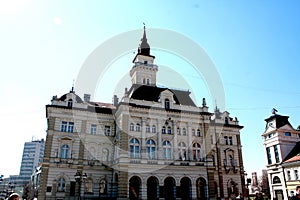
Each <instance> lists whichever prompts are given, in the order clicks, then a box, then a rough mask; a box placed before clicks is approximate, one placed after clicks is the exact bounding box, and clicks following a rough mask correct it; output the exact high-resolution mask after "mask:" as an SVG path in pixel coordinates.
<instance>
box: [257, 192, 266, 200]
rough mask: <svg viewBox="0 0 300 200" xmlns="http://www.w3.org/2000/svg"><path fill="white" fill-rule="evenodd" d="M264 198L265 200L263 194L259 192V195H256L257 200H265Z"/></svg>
mask: <svg viewBox="0 0 300 200" xmlns="http://www.w3.org/2000/svg"><path fill="white" fill-rule="evenodd" d="M263 199H264V198H263V196H262V193H260V192H258V193H256V195H255V200H263Z"/></svg>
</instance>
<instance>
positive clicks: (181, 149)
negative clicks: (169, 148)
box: [178, 142, 187, 160]
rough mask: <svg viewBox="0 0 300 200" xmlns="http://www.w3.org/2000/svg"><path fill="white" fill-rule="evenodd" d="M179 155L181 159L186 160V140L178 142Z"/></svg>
mask: <svg viewBox="0 0 300 200" xmlns="http://www.w3.org/2000/svg"><path fill="white" fill-rule="evenodd" d="M178 157H179V160H186V159H187V157H186V145H185V143H184V142H180V143H179V144H178Z"/></svg>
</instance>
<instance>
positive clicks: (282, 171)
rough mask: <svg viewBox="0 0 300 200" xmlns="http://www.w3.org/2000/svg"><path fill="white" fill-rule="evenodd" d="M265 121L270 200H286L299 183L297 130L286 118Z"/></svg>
mask: <svg viewBox="0 0 300 200" xmlns="http://www.w3.org/2000/svg"><path fill="white" fill-rule="evenodd" d="M276 112H277V111H276V110H275V109H273V111H272V115H271V116H270V117H269V118H267V119H265V121H266V127H265V131H264V133H263V134H262V136H263V138H264V147H265V150H266V160H267V166H266V167H267V173H268V179H269V184H270V190H271V199H274V198H276V199H277V200H282V199H288V197H289V196H291V195H292V194H293V192H294V191H295V187H294V186H295V185H294V184H296V183H297V182H299V177H298V169H299V161H298V159H299V157H298V156H297V155H298V154H299V153H300V148H299V147H300V146H299V142H298V141H299V130H296V129H294V128H293V126H292V125H291V124H290V122H289V120H288V118H289V117H288V116H282V115H279V114H276Z"/></svg>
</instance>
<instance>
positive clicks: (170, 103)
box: [38, 29, 245, 200]
mask: <svg viewBox="0 0 300 200" xmlns="http://www.w3.org/2000/svg"><path fill="white" fill-rule="evenodd" d="M154 60H155V57H154V56H153V55H151V54H150V46H149V44H148V42H147V38H146V33H145V29H144V33H143V36H142V39H141V43H140V46H139V48H138V53H137V54H136V56H135V58H134V60H133V66H132V68H131V70H130V76H131V80H132V85H131V88H129V89H128V90H125V94H124V96H123V97H121V98H120V101H119V100H118V98H117V97H116V96H114V97H113V102H112V103H101V102H91V101H90V95H87V94H86V95H84V97H83V98H81V97H79V96H78V95H77V94H76V92H75V89H74V88H72V89H71V91H70V92H69V93H66V94H64V95H62V96H61V97H57V96H54V97H53V98H52V101H51V104H49V105H46V117H47V124H48V127H47V137H46V144H45V152H44V158H43V163H42V175H41V179H40V186H39V196H38V199H39V200H43V199H80V198H81V199H170V200H171V199H221V198H222V199H229V198H231V199H234V198H235V197H237V196H243V193H244V192H245V184H244V183H245V180H244V168H243V159H242V149H241V148H242V145H241V140H240V130H241V129H242V128H243V127H242V126H240V125H239V122H238V120H237V118H232V117H230V116H229V113H228V112H227V111H224V112H221V111H219V109H218V108H216V109H215V110H214V111H212V112H210V111H209V109H208V107H207V105H206V102H205V99H203V102H202V105H200V106H199V105H196V104H195V103H194V101H193V100H192V98H191V97H190V92H189V91H185V90H178V89H170V88H163V87H158V86H157V84H156V83H157V82H156V75H157V73H159V67H158V66H157V65H156V64H155V63H154Z"/></svg>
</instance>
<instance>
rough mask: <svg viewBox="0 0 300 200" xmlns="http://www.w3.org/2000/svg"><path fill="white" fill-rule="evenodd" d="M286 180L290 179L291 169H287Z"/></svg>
mask: <svg viewBox="0 0 300 200" xmlns="http://www.w3.org/2000/svg"><path fill="white" fill-rule="evenodd" d="M287 180H288V181H290V180H291V171H287Z"/></svg>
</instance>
